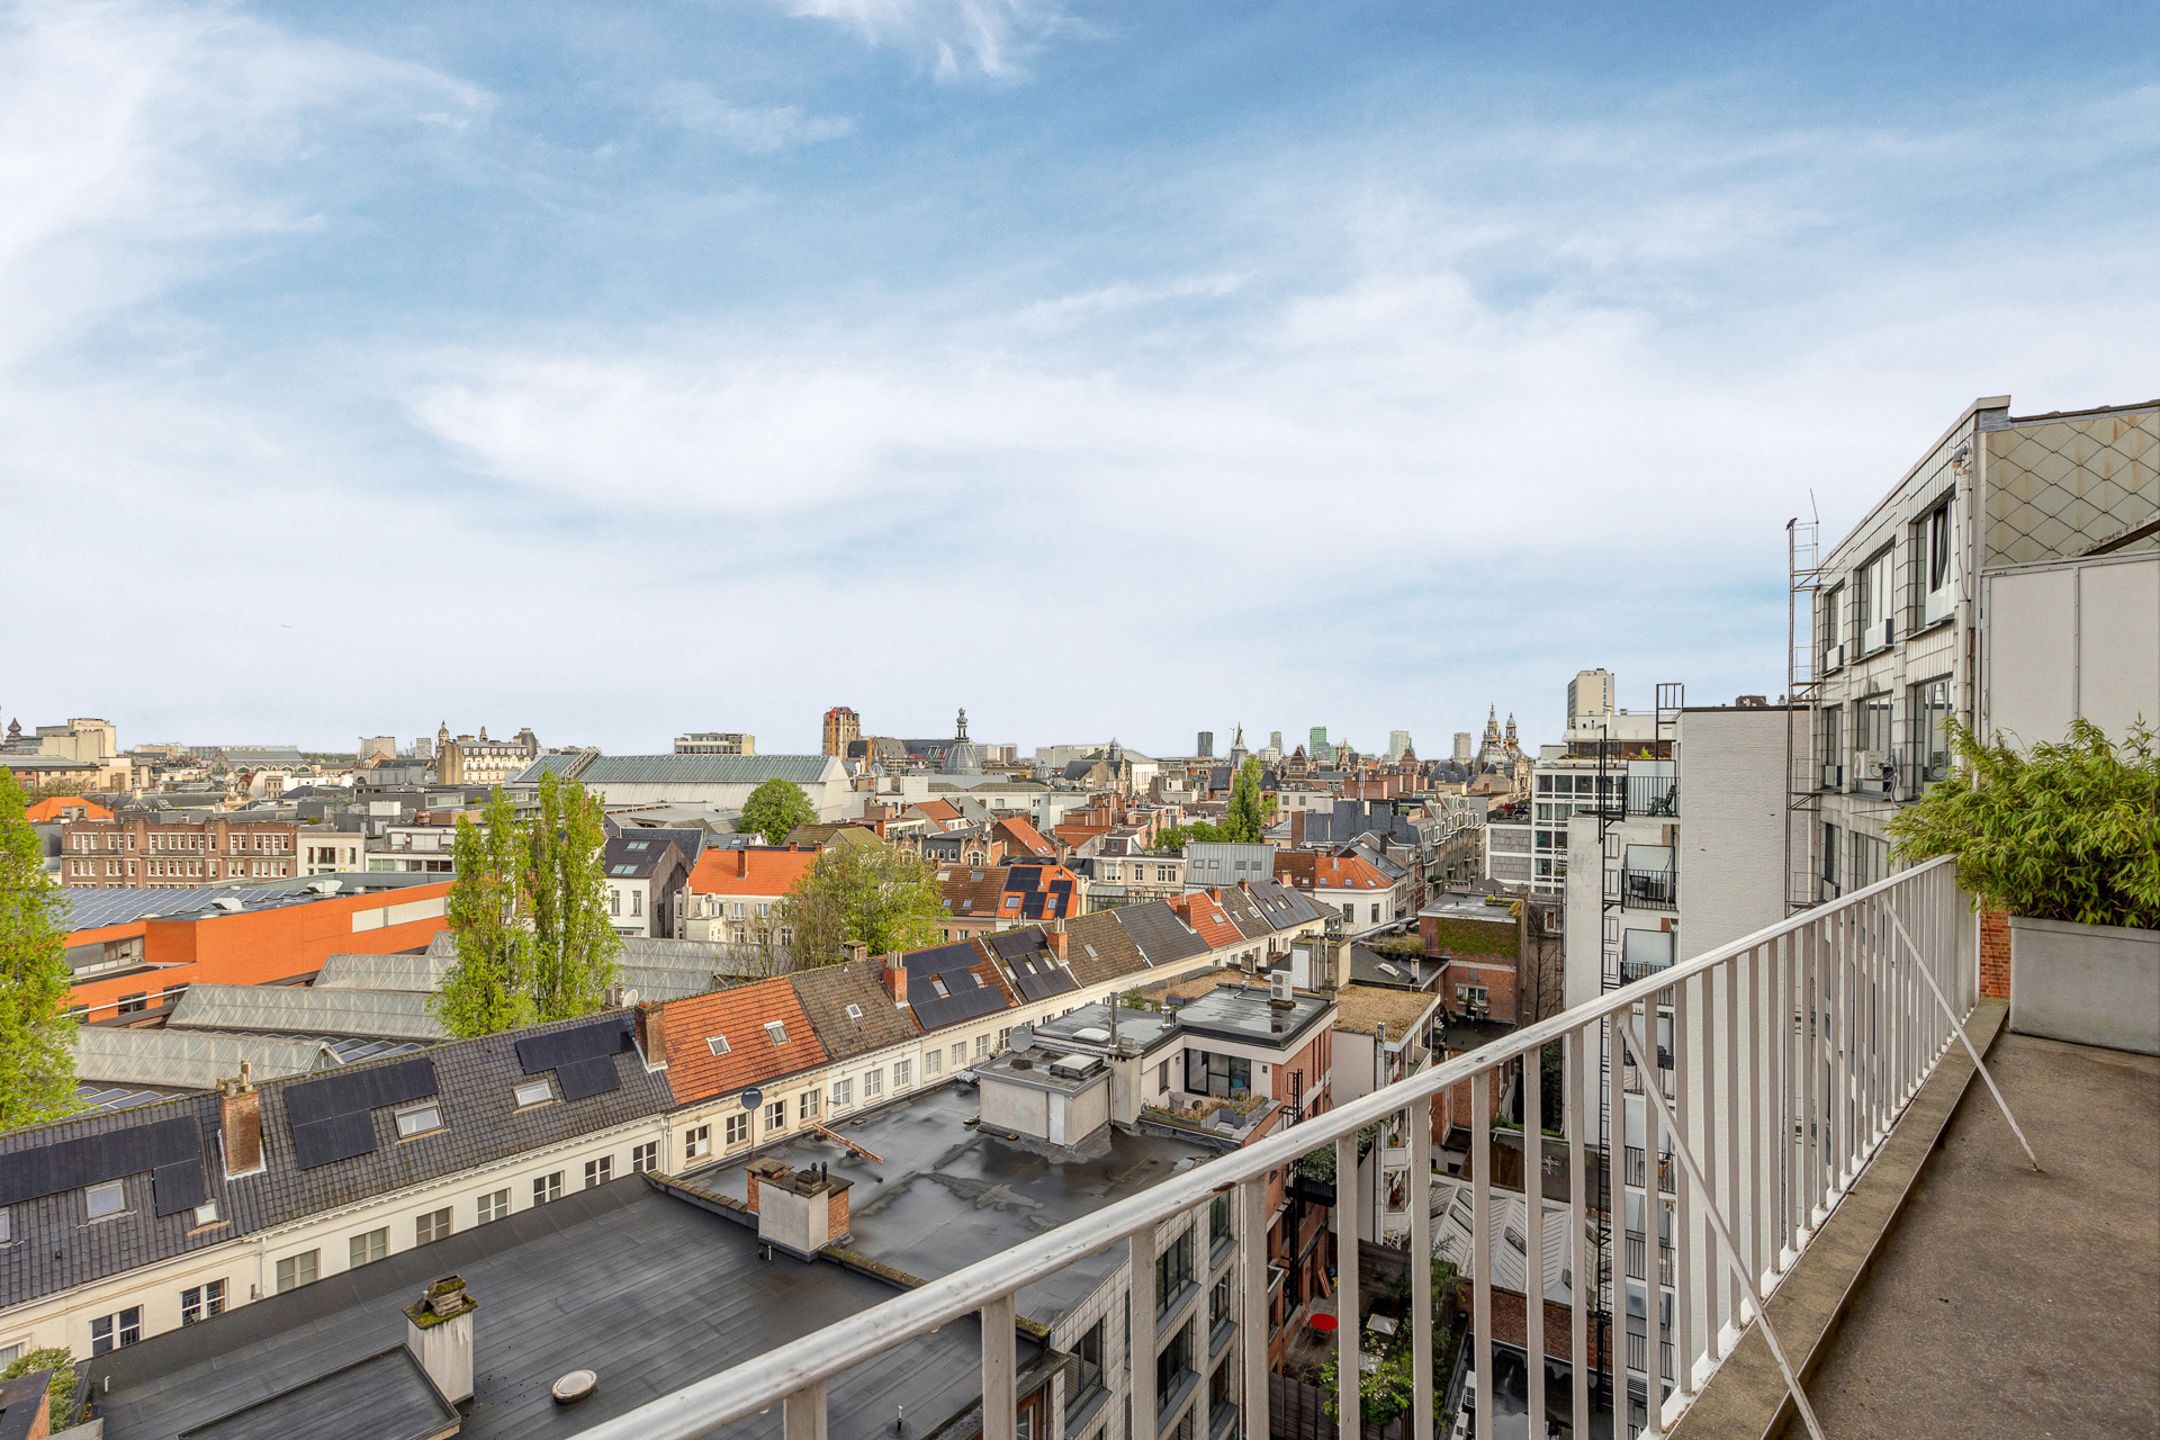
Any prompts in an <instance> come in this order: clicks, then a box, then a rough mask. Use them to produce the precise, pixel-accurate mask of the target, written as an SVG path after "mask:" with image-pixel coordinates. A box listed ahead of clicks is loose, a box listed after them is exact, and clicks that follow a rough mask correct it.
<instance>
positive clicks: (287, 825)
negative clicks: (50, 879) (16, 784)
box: [60, 812, 301, 890]
mask: <svg viewBox="0 0 2160 1440" xmlns="http://www.w3.org/2000/svg"><path fill="white" fill-rule="evenodd" d="M300 829H301V827H300V826H299V825H298V824H296V823H295V822H293V821H292V820H289V819H276V820H256V819H252V818H249V817H247V816H242V815H206V816H201V817H195V816H181V815H177V814H169V813H154V814H132V815H131V814H127V813H124V812H123V813H122V814H121V815H119V816H117V817H116V818H114V819H111V820H83V821H78V822H76V823H75V824H72V825H70V826H68V827H67V831H66V834H65V836H64V837H63V841H62V847H61V857H60V883H61V884H63V885H67V886H71V887H77V888H83V889H110V890H118V889H130V890H135V889H151V890H158V889H168V888H175V887H180V886H195V885H234V884H243V883H248V882H254V881H264V880H286V879H290V878H292V877H293V876H295V875H297V874H299V873H300V855H299V841H300Z"/></svg>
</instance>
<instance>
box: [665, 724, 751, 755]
mask: <svg viewBox="0 0 2160 1440" xmlns="http://www.w3.org/2000/svg"><path fill="white" fill-rule="evenodd" d="M675 753H676V754H678V755H755V754H757V736H755V735H745V734H744V733H743V732H742V731H740V730H692V731H691V732H689V733H688V734H686V735H678V736H676V737H675Z"/></svg>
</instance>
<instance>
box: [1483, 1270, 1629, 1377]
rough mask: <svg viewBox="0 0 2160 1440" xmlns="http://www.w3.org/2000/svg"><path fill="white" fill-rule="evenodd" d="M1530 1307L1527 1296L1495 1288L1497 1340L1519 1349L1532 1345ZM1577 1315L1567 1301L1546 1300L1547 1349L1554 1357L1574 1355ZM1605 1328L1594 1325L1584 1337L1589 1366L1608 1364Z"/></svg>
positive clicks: (1493, 1317) (1494, 1305)
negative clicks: (1527, 1318)
mask: <svg viewBox="0 0 2160 1440" xmlns="http://www.w3.org/2000/svg"><path fill="white" fill-rule="evenodd" d="M1526 1308H1527V1307H1525V1305H1524V1304H1523V1297H1522V1296H1520V1295H1517V1294H1515V1293H1514V1292H1512V1291H1508V1290H1499V1289H1495V1290H1494V1291H1493V1292H1492V1330H1493V1340H1494V1342H1495V1343H1498V1344H1503V1345H1512V1346H1514V1347H1515V1348H1516V1349H1518V1350H1524V1349H1527V1348H1528V1341H1529V1335H1530V1332H1529V1327H1528V1325H1527V1323H1526V1322H1525V1319H1524V1311H1525V1309H1526ZM1574 1325H1575V1316H1574V1312H1573V1311H1571V1310H1569V1309H1568V1307H1567V1306H1565V1305H1558V1304H1555V1303H1553V1302H1552V1301H1550V1300H1547V1301H1546V1302H1545V1353H1546V1355H1547V1356H1549V1357H1550V1358H1552V1359H1554V1360H1559V1361H1563V1362H1565V1361H1568V1360H1571V1359H1573V1358H1574V1349H1575V1331H1574ZM1604 1338H1605V1329H1604V1327H1603V1326H1602V1325H1593V1326H1592V1327H1591V1328H1590V1329H1589V1332H1588V1333H1587V1334H1586V1335H1584V1337H1583V1345H1584V1349H1585V1352H1586V1357H1585V1358H1587V1359H1588V1360H1589V1362H1590V1363H1589V1366H1588V1368H1589V1369H1591V1370H1599V1369H1602V1368H1604V1364H1605V1346H1604Z"/></svg>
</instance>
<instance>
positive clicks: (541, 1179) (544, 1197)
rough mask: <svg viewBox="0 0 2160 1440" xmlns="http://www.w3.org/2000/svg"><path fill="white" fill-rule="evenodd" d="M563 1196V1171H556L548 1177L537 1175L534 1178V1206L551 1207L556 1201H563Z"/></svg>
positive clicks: (547, 1175) (551, 1172)
mask: <svg viewBox="0 0 2160 1440" xmlns="http://www.w3.org/2000/svg"><path fill="white" fill-rule="evenodd" d="M562 1195H563V1172H562V1171H560V1170H554V1171H550V1172H549V1173H548V1174H546V1175H535V1176H534V1177H533V1204H535V1205H551V1204H553V1203H554V1202H555V1201H557V1200H560V1199H562Z"/></svg>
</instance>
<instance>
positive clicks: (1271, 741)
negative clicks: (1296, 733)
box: [1267, 730, 1283, 755]
mask: <svg viewBox="0 0 2160 1440" xmlns="http://www.w3.org/2000/svg"><path fill="white" fill-rule="evenodd" d="M1267 747H1268V749H1270V750H1273V751H1274V752H1275V753H1276V754H1277V755H1280V754H1282V753H1283V748H1282V731H1280V730H1270V731H1268V732H1267Z"/></svg>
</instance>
